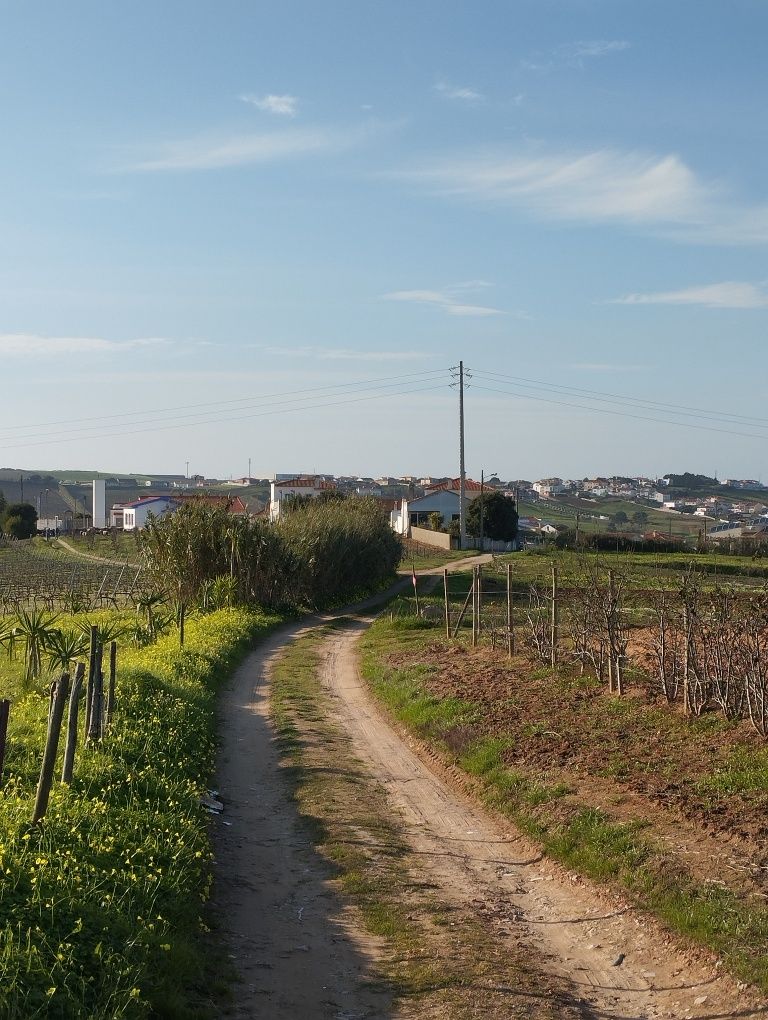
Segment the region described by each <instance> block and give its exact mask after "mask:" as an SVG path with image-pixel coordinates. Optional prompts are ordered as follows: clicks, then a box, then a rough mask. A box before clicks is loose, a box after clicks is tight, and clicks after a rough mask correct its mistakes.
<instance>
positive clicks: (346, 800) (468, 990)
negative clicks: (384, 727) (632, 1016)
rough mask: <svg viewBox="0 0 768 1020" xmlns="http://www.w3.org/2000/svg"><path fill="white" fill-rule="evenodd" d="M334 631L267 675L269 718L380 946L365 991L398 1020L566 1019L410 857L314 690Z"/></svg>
mask: <svg viewBox="0 0 768 1020" xmlns="http://www.w3.org/2000/svg"><path fill="white" fill-rule="evenodd" d="M335 626H336V627H343V626H344V621H343V620H341V621H338V622H337V623H336V625H335ZM332 631H333V626H332V625H331V626H326V627H323V628H318V629H317V630H316V631H314V632H312V633H311V634H309V635H308V636H305V637H302V638H299V639H298V640H296V641H295V642H294V643H293V644H292V645H291V646H289V648H288V649H287V650H286V652H285V653H284V655H283V656H282V658H281V659H280V661H279V662H278V663H277V665H276V666H275V668H274V671H273V675H272V712H273V718H274V721H275V725H276V727H277V732H278V737H279V742H280V749H281V754H282V757H283V761H284V764H285V767H286V768H287V770H288V772H289V775H290V780H291V783H292V788H293V794H294V798H295V801H296V804H297V807H298V810H299V812H300V815H301V817H302V819H303V821H304V824H305V825H306V827H307V829H308V831H309V833H310V834H311V837H312V839H313V842H314V843H315V847H316V850H317V851H318V852H319V853H320V855H321V856H322V857H323V858H324V859H325V861H326V862H327V864H328V869H329V870H328V873H329V876H330V877H331V880H332V882H333V884H334V885H335V887H336V888H337V890H339V891H340V893H341V895H342V897H343V898H344V899H345V900H346V901H348V902H350V903H351V904H352V905H353V906H354V907H355V908H356V910H357V916H358V917H359V919H360V923H361V925H364V927H365V928H366V929H367V930H368V931H369V932H370V933H371V934H373V935H376V936H379V938H380V944H381V945H382V946H383V953H382V955H381V957H380V959H379V960H378V963H377V965H376V970H375V973H374V974H372V975H371V980H373V981H376V982H381V983H383V985H384V987H385V988H386V989H387V990H389V992H390V993H391V994H392V996H393V997H394V999H395V1000H396V1001H397V1002H398V1003H399V1004H400V1005H401V1006H402V1007H403V1008H404V1014H403V1015H406V1014H407V1015H412V1014H411V1012H410V1010H412V1009H414V1008H416V1009H418V1012H419V1015H420V1016H421V1017H422V1018H424V1020H427V1018H434V1020H438V1018H445V1020H447V1018H450V1020H479V1018H484V1017H488V1016H502V1015H503V1016H504V1017H506V1018H510V1020H512V1018H515V1017H520V1018H522V1017H526V1018H530V1020H550V1018H554V1017H558V1018H564V1017H566V1016H571V1015H572V1014H571V1012H570V1011H569V1010H568V1007H567V1006H566V1005H565V1003H564V1001H563V999H559V998H558V997H557V993H556V991H555V990H554V989H553V988H552V982H551V981H550V980H549V979H548V978H546V977H544V976H542V975H541V974H539V973H538V972H536V971H535V970H534V969H533V968H534V966H535V962H534V961H532V960H531V958H530V956H529V955H528V954H526V952H525V950H523V949H522V948H520V947H519V946H517V945H516V944H514V943H513V941H512V940H511V939H503V940H502V939H499V936H498V932H497V931H495V930H491V928H490V926H489V925H486V923H484V921H483V919H482V918H480V917H478V915H477V912H476V911H473V910H471V909H469V908H467V909H464V908H458V907H456V906H451V905H449V904H447V903H446V902H445V901H442V900H441V897H440V893H439V891H438V889H437V887H436V886H435V885H434V884H433V883H432V882H430V877H429V872H428V870H427V869H428V865H425V863H424V861H423V860H420V861H417V860H416V858H415V855H413V854H411V851H410V848H409V846H408V844H407V842H406V841H405V839H404V837H403V835H402V834H401V832H400V828H399V820H398V818H397V816H396V815H395V814H394V812H393V810H392V808H391V807H390V806H389V804H388V802H387V798H386V794H385V791H384V789H383V788H382V787H381V786H380V785H379V784H378V783H377V781H376V780H375V779H374V778H373V777H372V776H371V774H370V772H369V771H368V770H367V768H366V766H365V764H364V763H363V762H361V761H360V760H359V759H358V758H357V756H356V754H355V752H354V750H353V749H352V747H351V746H350V740H349V737H348V735H347V734H346V733H345V732H344V731H343V729H342V728H341V727H340V726H339V724H338V723H337V722H335V721H334V712H333V702H332V700H331V698H330V696H329V695H328V694H327V692H326V691H325V690H324V688H323V686H322V682H321V679H320V670H321V664H322V653H323V642H324V641H326V640H328V639H329V637H330V636H331V635H332ZM392 1015H393V1016H395V1015H400V1014H399V1013H396V1014H392Z"/></svg>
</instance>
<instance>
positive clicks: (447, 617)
mask: <svg viewBox="0 0 768 1020" xmlns="http://www.w3.org/2000/svg"><path fill="white" fill-rule="evenodd" d="M443 595H444V596H445V636H446V638H449V639H450V636H451V607H450V605H449V603H448V568H447V567H446V568H445V569H444V570H443Z"/></svg>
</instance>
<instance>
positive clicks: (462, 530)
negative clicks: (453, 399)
mask: <svg viewBox="0 0 768 1020" xmlns="http://www.w3.org/2000/svg"><path fill="white" fill-rule="evenodd" d="M466 482H467V476H466V472H465V470H464V362H463V361H460V362H459V547H460V548H461V549H465V548H466V545H467V521H466V517H465V514H464V500H465V497H466Z"/></svg>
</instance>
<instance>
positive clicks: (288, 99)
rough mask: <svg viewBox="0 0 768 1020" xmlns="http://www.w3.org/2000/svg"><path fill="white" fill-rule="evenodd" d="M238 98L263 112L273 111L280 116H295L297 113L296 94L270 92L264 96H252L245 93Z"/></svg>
mask: <svg viewBox="0 0 768 1020" xmlns="http://www.w3.org/2000/svg"><path fill="white" fill-rule="evenodd" d="M240 100H241V101H242V102H243V103H248V105H249V106H255V107H256V108H257V109H259V110H263V111H264V112H265V113H274V114H277V115H278V116H280V117H295V116H296V114H297V113H298V107H299V100H298V99H297V98H296V96H288V95H275V94H274V93H271V92H270V93H269V94H268V95H266V96H254V95H252V94H251V93H246V94H245V95H243V96H240Z"/></svg>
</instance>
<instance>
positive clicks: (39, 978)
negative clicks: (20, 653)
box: [0, 610, 276, 1020]
mask: <svg viewBox="0 0 768 1020" xmlns="http://www.w3.org/2000/svg"><path fill="white" fill-rule="evenodd" d="M274 622H276V621H275V619H274V618H271V617H267V616H264V615H261V614H253V613H247V612H245V611H235V610H223V611H220V612H217V613H213V614H211V615H209V616H206V617H201V618H199V619H195V620H191V621H190V622H189V624H188V629H187V642H186V645H185V647H184V649H183V650H181V649H179V648H178V638H177V637H176V636H173V637H168V638H163V639H161V640H160V641H159V642H158V643H157V644H156V645H153V646H151V647H149V648H146V649H143V650H141V651H126V652H125V653H123V654H122V655H121V658H120V663H119V672H118V698H119V703H118V714H117V717H116V719H115V723H114V725H113V728H112V730H111V731H110V733H109V734H108V736H107V737H106V738H105V739H104V740H103V742H102V743H101V745H99V746H96V747H86V748H81V750H80V752H79V754H78V758H77V762H76V770H75V780H74V782H73V784H72V786H71V787H70V788H67V787H64V786H56V787H55V788H54V791H53V794H52V797H51V804H50V808H49V812H48V814H47V816H46V818H45V819H44V821H43V822H42V824H40V825H38V826H36V827H32V826H31V825H30V824H29V818H30V815H31V809H32V798H33V796H34V780H35V772H36V769H33V767H32V766H33V764H35V765H37V764H38V762H39V758H38V753H39V746H40V743H41V741H42V730H43V727H44V722H45V714H46V712H45V709H46V701H45V697H44V696H42V695H40V694H37V693H34V692H32V693H29V694H27V695H26V696H24V697H23V698H21V699H20V700H19V701H18V702H16V703H15V704H14V709H13V717H14V718H15V720H16V728H15V730H14V732H13V734H12V748H13V749H14V753H13V754H12V755H10V756H9V761H8V770H7V779H6V782H5V784H4V788H3V790H2V792H0V911H1V912H2V925H1V927H0V1016H3V1017H9V1018H11V1017H14V1018H15V1017H18V1018H24V1020H31V1018H35V1017H54V1018H58V1017H60V1018H82V1020H86V1018H87V1020H114V1018H117V1017H120V1018H123V1017H125V1018H134V1017H136V1018H140V1017H146V1016H148V1015H154V1016H162V1017H174V1018H186V1017H194V1016H201V1015H206V1013H207V1005H206V999H207V997H208V990H207V978H208V977H209V976H210V975H208V974H207V973H206V967H205V959H204V956H203V953H202V950H201V948H200V945H199V938H200V932H201V906H202V901H203V899H204V898H205V896H206V892H207V888H208V883H209V870H210V849H209V842H208V825H207V815H206V814H205V812H204V810H203V809H202V808H201V807H200V805H199V802H198V801H199V795H200V793H201V792H202V791H203V790H204V789H205V787H206V783H207V782H208V779H209V776H210V775H211V773H212V768H213V764H214V752H215V740H214V736H215V735H214V731H213V725H214V701H215V697H216V690H217V687H218V685H219V683H220V681H221V678H222V677H223V676H225V675H226V674H227V673H228V672H229V671H230V670H231V669H232V668H233V667H234V665H235V664H236V662H237V661H238V659H239V658H240V657H241V656H242V654H244V652H245V651H246V650H247V648H248V647H249V646H250V645H251V643H252V642H253V641H254V640H255V639H257V638H258V637H259V636H261V635H263V634H264V633H265V631H266V630H267V629H268V628H270V626H271V625H272V624H273V623H274Z"/></svg>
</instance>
